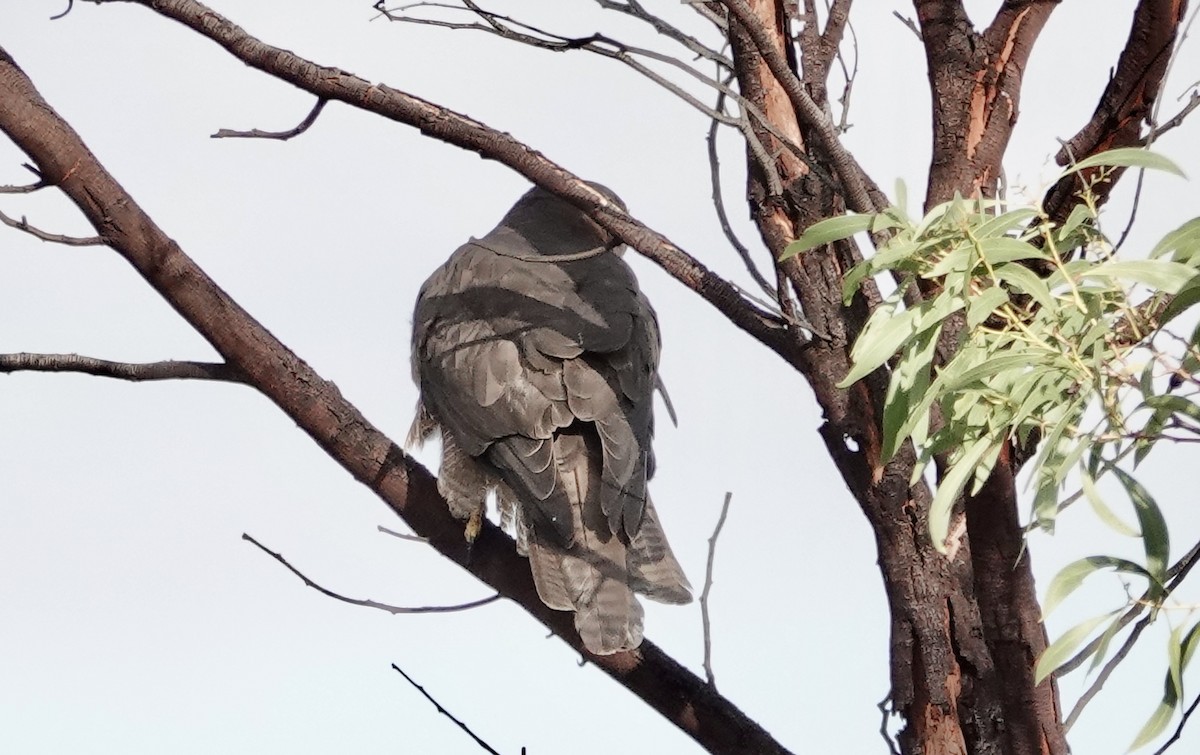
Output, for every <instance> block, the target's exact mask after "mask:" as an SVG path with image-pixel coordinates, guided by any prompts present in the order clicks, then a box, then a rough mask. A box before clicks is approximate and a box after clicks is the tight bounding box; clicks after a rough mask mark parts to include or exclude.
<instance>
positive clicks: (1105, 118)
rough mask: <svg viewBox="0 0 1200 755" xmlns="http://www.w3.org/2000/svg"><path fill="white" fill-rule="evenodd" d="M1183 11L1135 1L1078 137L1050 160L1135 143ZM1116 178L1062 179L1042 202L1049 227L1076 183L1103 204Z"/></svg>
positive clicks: (1173, 2)
mask: <svg viewBox="0 0 1200 755" xmlns="http://www.w3.org/2000/svg"><path fill="white" fill-rule="evenodd" d="M1186 10H1187V3H1186V2H1185V0H1139V2H1138V5H1137V8H1136V9H1135V10H1134V12H1133V24H1132V26H1131V27H1130V30H1129V36H1128V38H1127V40H1126V42H1125V48H1124V49H1123V50H1122V51H1121V56H1120V57H1119V58H1118V59H1117V67H1116V69H1115V70H1114V71H1113V74H1112V76H1110V77H1109V80H1108V84H1107V85H1106V86H1105V87H1104V92H1103V93H1102V94H1101V95H1100V101H1099V103H1098V104H1097V105H1096V111H1095V112H1094V113H1093V114H1092V117H1091V119H1090V120H1089V121H1088V122H1087V124H1086V125H1084V127H1083V128H1082V129H1080V130H1079V133H1077V134H1075V136H1073V137H1071V138H1070V139H1068V140H1067V141H1066V142H1064V143H1063V147H1062V149H1061V150H1059V153H1058V155H1056V157H1055V159H1056V160H1057V161H1058V163H1059V164H1060V165H1067V164H1069V163H1071V162H1075V161H1079V160H1082V159H1084V158H1086V157H1090V156H1092V155H1095V154H1097V153H1100V152H1104V151H1105V150H1108V149H1113V148H1116V147H1129V146H1133V145H1136V144H1138V143H1139V141H1140V137H1141V130H1142V125H1143V124H1144V123H1147V122H1149V119H1150V118H1151V116H1152V114H1153V107H1154V101H1155V100H1156V99H1157V97H1158V93H1159V92H1160V91H1161V90H1162V85H1163V79H1164V77H1165V76H1166V72H1167V65H1168V63H1169V61H1170V57H1171V50H1172V49H1173V47H1174V44H1175V38H1176V36H1177V35H1178V32H1179V25H1180V24H1181V23H1182V22H1183V17H1184V12H1185V11H1186ZM1120 173H1121V171H1120V169H1118V170H1117V171H1114V173H1113V177H1112V180H1110V181H1106V182H1101V183H1095V182H1092V181H1091V179H1093V178H1094V177H1095V169H1093V170H1086V171H1080V172H1079V173H1076V174H1074V175H1071V176H1067V177H1066V178H1063V179H1062V180H1060V181H1059V182H1058V183H1057V184H1055V185H1054V186H1053V187H1051V188H1050V190H1049V191H1048V192H1047V193H1046V197H1045V199H1044V200H1043V202H1042V204H1043V206H1044V207H1045V210H1046V214H1047V215H1049V216H1050V219H1051V220H1052V221H1055V222H1062V221H1063V220H1064V219H1066V216H1067V213H1069V212H1070V211H1071V208H1072V207H1073V206H1074V205H1075V203H1076V194H1077V192H1078V191H1079V189H1080V188H1081V187H1082V186H1083V184H1082V183H1080V182H1081V181H1087V182H1091V183H1095V185H1093V186H1092V187H1091V191H1092V192H1093V194H1095V195H1096V198H1097V201H1098V202H1099V203H1103V202H1105V201H1106V200H1107V199H1108V195H1109V194H1110V193H1111V192H1112V189H1113V187H1114V186H1115V185H1116V178H1117V177H1118V176H1119V175H1120Z"/></svg>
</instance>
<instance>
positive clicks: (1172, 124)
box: [1140, 91, 1200, 146]
mask: <svg viewBox="0 0 1200 755" xmlns="http://www.w3.org/2000/svg"><path fill="white" fill-rule="evenodd" d="M1198 107H1200V91H1193V92H1192V96H1191V97H1189V98H1188V101H1187V104H1186V105H1184V106H1183V109H1182V110H1180V111H1179V112H1178V113H1176V114H1175V115H1174V116H1173V117H1172V118H1171V119H1170V120H1168V121H1166V122H1165V123H1163V124H1162V125H1161V126H1159V127H1158V128H1156V129H1154V131H1153V132H1152V133H1149V134H1146V136H1145V137H1144V138H1143V139H1142V140H1141V142H1140V144H1141V145H1142V146H1148V145H1149V144H1150V142H1151V141H1153V140H1155V139H1157V138H1159V137H1160V136H1162V135H1163V134H1165V133H1167V132H1168V131H1170V130H1171V129H1174V128H1179V127H1180V126H1182V125H1183V120H1184V119H1185V118H1187V117H1188V115H1190V114H1191V112H1192V111H1193V110H1195V109H1196V108H1198Z"/></svg>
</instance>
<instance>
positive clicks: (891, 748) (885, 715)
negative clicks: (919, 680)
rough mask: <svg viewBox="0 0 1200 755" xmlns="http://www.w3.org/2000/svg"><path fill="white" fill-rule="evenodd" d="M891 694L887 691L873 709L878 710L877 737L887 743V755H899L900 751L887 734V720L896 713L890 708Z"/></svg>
mask: <svg viewBox="0 0 1200 755" xmlns="http://www.w3.org/2000/svg"><path fill="white" fill-rule="evenodd" d="M891 702H892V693H891V692H890V691H889V692H888V693H887V695H886V696H885V697H884V698H883V699H882V700H880V701H879V704H878V705H876V706H875V707H877V708H879V716H880V721H879V736H881V737H883V741H884V742H886V743H887V747H888V753H889V755H900V750H899V749H898V748H897V747H896V740H894V739H893V738H892V735H891V734H890V733H889V732H888V719H890V718H891V717H892V716H894V715H896V711H895V710H893V709H892V708H891V705H890V704H891Z"/></svg>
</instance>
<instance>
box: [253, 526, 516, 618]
mask: <svg viewBox="0 0 1200 755" xmlns="http://www.w3.org/2000/svg"><path fill="white" fill-rule="evenodd" d="M242 539H243V540H245V541H246V542H248V543H251V544H252V545H254V546H255V547H257V548H258V549H259V550H260V551H262V552H263V553H265V554H267V555H268V556H270V557H271V558H273V559H275V560H276V561H278V562H279V563H281V564H283V567H284V568H285V569H287V570H288V571H290V572H291V573H292V574H295V575H296V576H297V577H299V578H300V580H301V581H302V582H304V584H306V585H308V586H309V587H311V588H312V589H314V590H316V591H317V592H319V593H321V594H322V595H325V596H327V597H330V598H333V599H334V600H340V601H342V602H343V603H349V604H350V605H352V606H364V607H366V608H377V609H379V610H380V611H387V612H388V613H390V614H392V615H393V616H394V615H398V614H418V613H457V612H458V611H469V610H471V609H472V608H479V607H480V606H486V605H487V604H488V603H495V602H496V601H497V600H500V597H501V596H500V594H499V593H496V594H495V595H492V596H489V597H487V598H480V599H479V600H472V601H470V602H468V603H459V604H458V605H453V606H416V607H410V608H406V607H404V606H393V605H390V604H388V603H379V602H377V601H374V600H364V599H360V598H350V597H347V596H345V595H341V594H339V593H336V592H334V591H333V590H329V589H326V588H324V587H322V586H321V585H319V584H317V583H316V582H314V581H312V580H311V579H309V578H308V577H306V576H305V575H304V574H303V573H302V572H301V571H300V570H299V569H297V568H296V567H294V566H292V565H291V563H289V562H288V560H287V559H286V558H284V557H283V554H282V553H277V552H275V551H273V550H271V549H270V548H268V547H267V546H265V545H263V544H262V543H260V542H258V540H256V539H254V537H253V536H251V535H247V534H246V533H245V532H243V533H242Z"/></svg>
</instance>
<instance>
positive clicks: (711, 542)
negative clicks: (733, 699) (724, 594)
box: [700, 492, 733, 689]
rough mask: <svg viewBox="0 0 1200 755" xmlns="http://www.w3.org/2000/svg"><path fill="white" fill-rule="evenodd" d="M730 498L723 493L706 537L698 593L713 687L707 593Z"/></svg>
mask: <svg viewBox="0 0 1200 755" xmlns="http://www.w3.org/2000/svg"><path fill="white" fill-rule="evenodd" d="M732 498H733V493H728V492H727V493H726V494H725V502H724V503H723V504H721V516H720V517H719V518H718V519H717V526H716V527H714V528H713V533H712V537H710V538H709V539H708V566H707V568H706V569H705V570H704V590H703V591H701V593H700V621H702V622H703V624H704V676H705V678H706V679H707V680H708V686H710V687H712V688H713V689H716V688H717V679H716V677H715V676H713V670H712V624H710V623H709V618H708V593H709V592H710V591H711V590H712V585H713V560H714V559H715V558H716V555H717V537H718V536H720V534H721V528H722V527H724V526H725V517H726V516H727V515H728V514H729V501H730V500H731V499H732Z"/></svg>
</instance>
